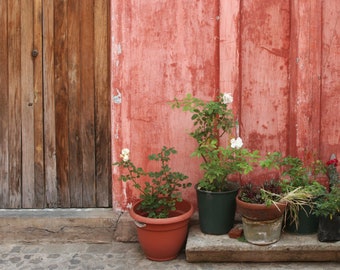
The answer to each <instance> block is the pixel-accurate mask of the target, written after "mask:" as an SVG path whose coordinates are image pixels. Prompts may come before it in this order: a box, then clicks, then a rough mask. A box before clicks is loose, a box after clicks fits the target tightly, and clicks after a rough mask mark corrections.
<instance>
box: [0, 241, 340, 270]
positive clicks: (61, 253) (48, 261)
mask: <svg viewBox="0 0 340 270" xmlns="http://www.w3.org/2000/svg"><path fill="white" fill-rule="evenodd" d="M0 254H1V255H0V269H1V270H11V269H15V270H21V269H22V270H23V269H27V270H28V269H32V270H40V269H41V270H45V269H47V270H52V269H63V270H64V269H81V270H87V269H89V270H92V269H93V270H94V269H98V270H99V269H120V270H125V269H129V270H132V269H139V270H142V269H150V270H152V269H157V270H158V269H162V270H163V269H241V270H242V269H244V270H246V269H247V270H248V269H250V270H251V269H264V270H266V269H274V270H275V269H277V270H283V269H294V270H302V269H306V270H307V269H308V270H314V269H315V270H320V269H330V270H333V269H334V270H335V269H337V270H338V269H340V264H339V263H325V262H323V263H287V262H286V263H189V262H187V261H186V260H185V254H184V252H182V253H181V254H180V255H179V256H178V258H177V259H175V260H172V261H167V262H154V261H150V260H148V259H146V258H145V257H144V255H143V253H142V251H141V249H140V246H139V244H138V243H122V242H112V243H110V244H108V243H102V244H98V243H97V244H88V243H39V244H23V243H6V244H5V243H2V244H0Z"/></svg>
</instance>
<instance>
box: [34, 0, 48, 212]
mask: <svg viewBox="0 0 340 270" xmlns="http://www.w3.org/2000/svg"><path fill="white" fill-rule="evenodd" d="M33 5H34V7H33V8H34V11H33V12H34V14H33V20H34V21H33V49H34V50H37V51H38V56H36V57H34V58H33V63H34V74H33V87H34V193H35V203H34V204H35V205H34V207H35V208H44V207H45V206H46V202H45V174H44V139H43V137H44V133H43V132H44V126H43V92H42V88H43V82H42V0H34V2H33Z"/></svg>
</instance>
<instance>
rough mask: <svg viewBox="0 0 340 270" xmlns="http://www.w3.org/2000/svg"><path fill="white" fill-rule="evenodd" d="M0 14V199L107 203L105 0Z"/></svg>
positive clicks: (0, 10)
mask: <svg viewBox="0 0 340 270" xmlns="http://www.w3.org/2000/svg"><path fill="white" fill-rule="evenodd" d="M0 14H1V19H0V22H1V27H2V28H1V30H3V31H2V33H3V35H2V37H1V39H0V40H1V47H0V49H1V52H0V64H1V66H2V67H6V68H4V70H2V72H1V74H0V82H1V88H0V89H1V92H0V93H1V97H0V105H1V108H0V112H1V122H0V125H1V126H0V127H1V131H0V138H1V143H0V145H1V150H0V151H1V152H0V153H1V157H0V160H1V167H0V176H1V177H0V188H1V195H0V207H1V208H21V207H23V208H45V207H49V208H51V207H52V208H55V207H109V206H111V203H112V198H111V165H110V164H111V159H110V138H111V137H110V117H109V116H110V106H109V105H110V88H109V83H110V82H109V58H108V57H109V36H108V33H109V27H108V25H109V1H108V0H100V1H96V2H95V1H92V0H87V1H81V0H77V1H59V0H54V1H42V0H33V1H19V0H14V1H9V0H6V1H1V4H0ZM33 50H36V51H37V55H35V56H33V55H32V51H33Z"/></svg>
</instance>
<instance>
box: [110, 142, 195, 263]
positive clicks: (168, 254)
mask: <svg viewBox="0 0 340 270" xmlns="http://www.w3.org/2000/svg"><path fill="white" fill-rule="evenodd" d="M176 153H177V151H176V150H175V149H174V148H167V147H165V146H163V148H162V150H161V151H160V152H159V153H157V154H152V155H149V156H148V158H149V160H150V162H153V161H156V163H157V164H160V167H159V170H158V171H150V172H146V171H145V170H144V169H142V168H140V167H136V166H135V165H134V163H133V162H132V161H131V160H130V151H129V149H126V148H125V149H123V150H122V153H121V158H122V160H121V161H119V162H115V163H114V165H116V166H119V167H120V168H121V169H122V170H123V171H125V172H126V174H123V173H122V174H121V175H120V178H119V179H120V180H122V181H124V182H131V183H132V185H133V187H134V188H136V189H137V190H138V191H139V192H140V200H138V201H137V202H135V203H134V204H133V205H132V207H131V208H130V215H131V217H132V219H133V220H134V221H135V223H136V226H137V234H138V240H139V242H140V245H141V247H142V249H143V251H144V253H145V255H146V257H147V258H149V259H151V260H156V261H165V260H171V259H174V258H175V257H176V256H177V254H178V252H179V251H180V249H181V248H182V246H183V243H184V242H185V239H186V236H187V231H188V223H189V220H190V217H191V216H192V214H193V211H194V210H193V206H192V204H191V203H190V202H189V201H186V200H183V199H182V194H181V189H182V188H186V187H189V186H191V184H190V183H185V182H184V181H185V180H186V179H187V178H188V176H186V175H184V174H182V173H181V172H175V171H172V169H171V168H170V165H169V162H170V156H171V155H172V154H176ZM152 165H154V164H152ZM144 177H146V178H148V179H150V180H151V181H146V182H145V183H144V185H142V184H140V181H139V179H140V178H144Z"/></svg>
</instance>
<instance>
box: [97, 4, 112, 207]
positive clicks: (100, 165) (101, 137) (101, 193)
mask: <svg viewBox="0 0 340 270" xmlns="http://www.w3.org/2000/svg"><path fill="white" fill-rule="evenodd" d="M109 18H110V17H109V1H107V0H99V1H95V2H94V29H95V32H94V52H95V55H94V72H95V75H94V78H95V121H94V122H95V130H96V134H95V136H96V137H95V149H96V153H95V160H96V168H95V171H96V175H95V181H96V205H97V206H98V207H108V206H110V205H112V193H111V188H112V186H111V170H110V168H111V156H110V155H111V137H110V134H111V133H110V129H108V127H109V126H110V125H111V122H110V114H109V113H108V112H109V111H110V91H107V88H108V86H109V85H110V81H109V78H110V76H109V63H110V62H109V52H110V49H109V38H110V37H109V33H110V32H109V29H110V28H109V26H110V21H109ZM108 198H109V199H108Z"/></svg>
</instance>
